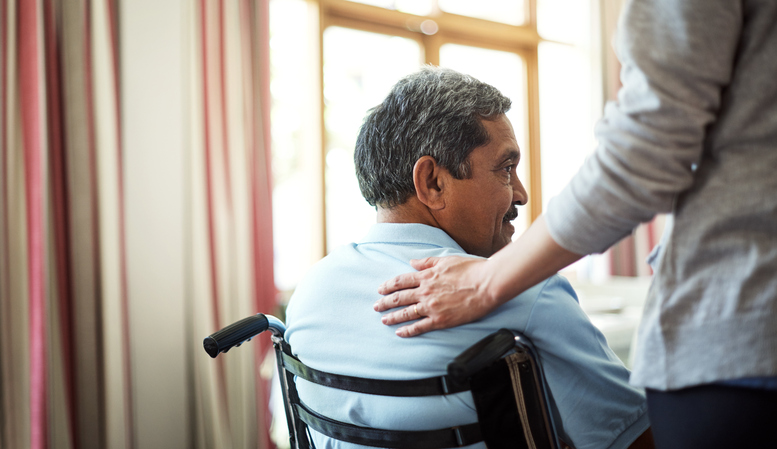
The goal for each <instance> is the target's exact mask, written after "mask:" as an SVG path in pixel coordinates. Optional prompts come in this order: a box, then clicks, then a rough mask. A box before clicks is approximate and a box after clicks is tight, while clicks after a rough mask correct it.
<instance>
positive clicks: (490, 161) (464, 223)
mask: <svg viewBox="0 0 777 449" xmlns="http://www.w3.org/2000/svg"><path fill="white" fill-rule="evenodd" d="M483 125H484V126H485V128H486V130H487V131H488V135H489V136H490V137H491V140H490V141H489V142H488V143H487V144H486V145H483V146H480V147H477V148H475V149H474V150H472V152H471V153H470V155H469V162H470V166H471V176H470V177H469V178H468V179H454V178H452V177H451V178H450V180H451V181H450V182H451V185H449V186H448V192H447V194H446V208H445V211H444V215H445V225H444V226H443V227H444V230H445V231H446V232H447V233H448V235H450V236H451V237H452V238H453V239H454V240H455V241H456V242H457V243H458V244H459V245H460V246H461V247H462V248H463V249H464V250H465V251H467V252H468V253H470V254H476V255H478V256H482V257H490V256H491V255H493V254H494V253H495V252H497V251H499V250H500V249H502V248H504V247H505V246H506V245H507V244H508V243H510V242H511V239H512V235H513V233H514V232H515V228H514V227H513V225H512V223H510V222H511V221H512V220H514V219H515V218H516V217H517V216H518V210H517V208H516V205H517V204H520V205H524V204H526V201H527V200H528V196H527V194H526V190H525V189H524V187H523V184H521V181H520V180H519V179H518V175H517V174H516V167H517V165H518V161H519V160H520V157H521V153H520V149H519V148H518V142H517V140H516V139H515V133H514V132H513V127H512V124H511V123H510V120H509V119H508V118H507V116H505V115H500V116H499V117H498V118H497V119H496V120H483Z"/></svg>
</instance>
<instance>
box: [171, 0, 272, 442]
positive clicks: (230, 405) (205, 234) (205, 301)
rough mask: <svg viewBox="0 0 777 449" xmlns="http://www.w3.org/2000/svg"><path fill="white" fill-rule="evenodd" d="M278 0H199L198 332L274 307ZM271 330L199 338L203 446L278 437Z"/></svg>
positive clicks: (194, 158) (194, 99)
mask: <svg viewBox="0 0 777 449" xmlns="http://www.w3.org/2000/svg"><path fill="white" fill-rule="evenodd" d="M268 14H269V4H268V1H267V0H257V1H248V0H230V1H224V0H222V1H212V0H199V1H198V2H197V8H196V11H195V14H194V15H195V17H194V20H193V23H192V26H191V27H190V30H191V39H189V42H190V43H191V47H190V57H189V61H190V67H189V69H188V70H187V72H188V73H190V74H192V79H191V82H190V83H189V85H190V95H189V98H190V105H189V106H188V107H187V109H188V111H189V113H190V117H189V120H190V123H191V126H190V127H189V128H190V129H191V134H190V136H189V139H190V145H189V174H190V176H189V182H190V185H189V186H188V188H187V189H186V190H187V191H188V192H189V195H190V198H189V200H190V201H189V205H190V208H189V214H190V219H189V220H188V222H189V223H191V226H190V229H189V230H188V237H189V240H190V244H189V248H190V251H191V254H190V257H188V260H189V267H188V272H189V274H190V289H191V290H190V294H189V295H188V296H189V299H190V300H191V301H192V302H193V306H192V310H193V325H192V330H193V335H192V336H191V338H192V339H195V340H196V339H199V340H201V339H202V338H203V337H204V336H205V335H208V334H210V333H212V332H214V331H215V330H217V329H219V328H222V327H224V326H226V325H228V324H230V323H232V322H234V321H237V320H239V319H241V318H244V317H246V316H248V315H251V314H255V313H257V312H264V313H273V312H274V307H275V304H276V301H275V295H276V290H275V284H274V280H273V271H272V266H273V251H272V217H271V204H270V198H271V183H270V176H269V167H270V152H269V148H270V140H269V137H270V136H269V115H268V113H269V98H270V96H269V55H268V51H269V45H268V44H269V39H268V36H269V23H268ZM268 348H269V340H268V337H267V336H262V337H261V338H260V339H259V341H258V342H257V341H254V342H252V343H250V344H248V345H244V346H243V347H241V348H238V349H234V350H232V351H230V352H229V353H228V354H224V355H221V356H219V357H218V358H217V359H215V360H212V359H210V358H208V357H207V356H206V354H205V353H204V352H203V351H202V347H201V346H200V347H195V348H194V351H195V353H194V354H192V357H191V358H190V360H192V363H193V366H192V367H191V371H192V372H193V373H194V389H195V391H194V399H195V408H196V413H195V419H196V422H195V423H194V429H195V431H196V432H197V434H196V437H195V439H194V440H195V442H196V447H198V448H203V449H205V448H216V447H218V448H255V447H271V446H272V443H271V442H270V439H269V432H268V429H269V423H270V416H269V413H268V412H267V404H268V401H269V382H268V380H267V379H264V378H262V377H261V376H259V371H258V367H259V365H260V364H261V361H262V360H264V356H265V355H266V352H267V349H268Z"/></svg>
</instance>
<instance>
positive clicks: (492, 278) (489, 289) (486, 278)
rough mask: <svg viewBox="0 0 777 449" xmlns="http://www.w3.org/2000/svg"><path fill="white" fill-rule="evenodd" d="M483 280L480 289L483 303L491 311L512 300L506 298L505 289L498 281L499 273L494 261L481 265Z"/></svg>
mask: <svg viewBox="0 0 777 449" xmlns="http://www.w3.org/2000/svg"><path fill="white" fill-rule="evenodd" d="M479 268H480V273H479V277H480V279H481V283H480V287H481V294H482V298H483V302H484V303H485V304H487V305H488V307H489V309H493V308H496V307H499V306H500V305H502V304H504V303H505V302H507V301H509V300H510V298H509V297H508V298H504V296H505V289H504V286H503V285H501V282H499V279H498V276H497V274H498V271H499V270H497V269H496V265H495V263H494V261H493V260H492V259H486V261H485V263H482V264H479Z"/></svg>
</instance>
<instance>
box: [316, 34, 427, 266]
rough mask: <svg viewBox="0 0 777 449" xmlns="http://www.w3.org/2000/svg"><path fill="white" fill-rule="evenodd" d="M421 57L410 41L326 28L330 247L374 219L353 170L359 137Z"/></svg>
mask: <svg viewBox="0 0 777 449" xmlns="http://www.w3.org/2000/svg"><path fill="white" fill-rule="evenodd" d="M354 55H358V57H355V56H354ZM421 60H422V59H421V49H420V47H419V46H418V43H417V42H416V41H414V40H411V39H405V38H401V37H396V36H387V35H383V34H376V33H368V32H364V31H357V30H352V29H347V28H339V27H330V28H327V29H326V31H325V32H324V101H325V110H324V121H325V127H326V234H327V249H328V251H331V250H333V249H334V248H337V247H338V246H340V245H343V244H347V243H350V242H353V241H356V240H359V239H361V238H362V237H363V236H364V235H365V234H366V232H367V230H368V229H369V227H370V226H371V225H372V224H373V223H375V208H373V207H371V206H370V205H369V204H367V202H366V201H365V200H364V198H363V197H362V195H361V192H360V191H359V185H358V182H357V180H356V174H355V173H354V164H353V150H354V145H355V143H356V136H357V134H358V133H359V127H360V126H361V124H362V120H363V119H364V116H365V115H366V114H367V110H368V109H370V108H372V107H374V106H377V105H378V104H380V102H381V101H383V99H384V98H385V97H386V95H388V92H389V90H390V89H391V86H393V85H394V84H395V83H396V82H397V81H399V79H400V78H402V77H403V76H405V75H408V74H410V73H412V72H414V71H416V70H418V69H419V68H420V62H421ZM303 104H304V103H303Z"/></svg>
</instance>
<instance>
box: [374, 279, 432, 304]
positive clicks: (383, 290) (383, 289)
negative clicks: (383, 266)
mask: <svg viewBox="0 0 777 449" xmlns="http://www.w3.org/2000/svg"><path fill="white" fill-rule="evenodd" d="M423 277H424V275H423V274H422V273H420V272H411V273H405V274H400V275H399V276H397V277H395V278H394V279H390V280H388V281H386V282H384V283H382V284H381V285H380V287H378V293H380V294H381V295H387V294H389V293H393V292H395V291H397V290H404V289H406V288H416V287H418V286H419V285H421V279H422V278H423ZM399 305H401V304H399ZM395 307H396V306H395Z"/></svg>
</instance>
